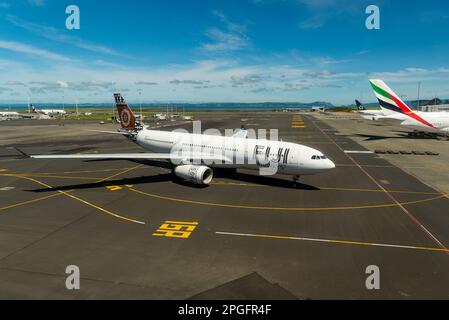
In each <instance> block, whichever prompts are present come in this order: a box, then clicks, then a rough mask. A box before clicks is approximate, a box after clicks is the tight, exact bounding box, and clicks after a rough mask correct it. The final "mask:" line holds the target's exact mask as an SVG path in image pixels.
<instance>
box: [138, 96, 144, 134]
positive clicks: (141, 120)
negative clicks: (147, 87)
mask: <svg viewBox="0 0 449 320" xmlns="http://www.w3.org/2000/svg"><path fill="white" fill-rule="evenodd" d="M138 92H139V103H140V124H141V125H142V124H143V114H142V89H139V90H138Z"/></svg>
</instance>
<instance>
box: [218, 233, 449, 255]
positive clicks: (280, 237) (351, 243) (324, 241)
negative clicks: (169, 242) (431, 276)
mask: <svg viewBox="0 0 449 320" xmlns="http://www.w3.org/2000/svg"><path fill="white" fill-rule="evenodd" d="M215 234H218V235H226V236H237V237H249V238H264V239H278V240H297V241H308V242H321V243H330V244H340V245H354V246H368V247H382V248H394V249H408V250H420V251H433V252H445V253H449V250H448V249H440V248H429V247H417V246H406V245H398V244H386V243H373V242H358V241H345V240H329V239H314V238H299V237H289V236H273V235H263V234H250V233H233V232H215Z"/></svg>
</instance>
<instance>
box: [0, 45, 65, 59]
mask: <svg viewBox="0 0 449 320" xmlns="http://www.w3.org/2000/svg"><path fill="white" fill-rule="evenodd" d="M0 49H6V50H10V51H13V52H18V53H24V54H28V55H32V56H38V57H42V58H46V59H50V60H56V61H70V59H69V58H67V57H65V56H63V55H60V54H58V53H54V52H51V51H48V50H44V49H39V48H37V47H34V46H31V45H27V44H23V43H19V42H15V41H6V40H0Z"/></svg>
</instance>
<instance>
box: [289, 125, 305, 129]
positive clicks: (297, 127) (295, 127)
mask: <svg viewBox="0 0 449 320" xmlns="http://www.w3.org/2000/svg"><path fill="white" fill-rule="evenodd" d="M292 128H293V129H304V128H305V126H292Z"/></svg>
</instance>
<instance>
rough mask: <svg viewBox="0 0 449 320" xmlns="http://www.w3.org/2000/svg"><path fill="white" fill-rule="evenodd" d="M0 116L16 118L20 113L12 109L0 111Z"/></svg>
mask: <svg viewBox="0 0 449 320" xmlns="http://www.w3.org/2000/svg"><path fill="white" fill-rule="evenodd" d="M0 117H3V118H6V119H18V118H20V114H19V113H18V112H12V111H0Z"/></svg>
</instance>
